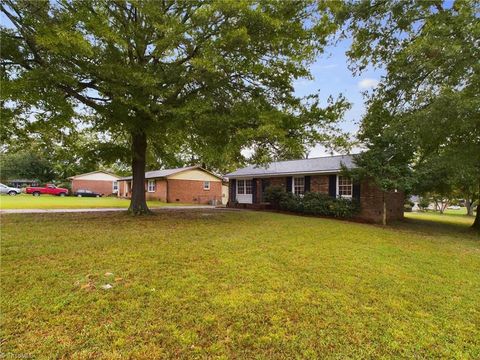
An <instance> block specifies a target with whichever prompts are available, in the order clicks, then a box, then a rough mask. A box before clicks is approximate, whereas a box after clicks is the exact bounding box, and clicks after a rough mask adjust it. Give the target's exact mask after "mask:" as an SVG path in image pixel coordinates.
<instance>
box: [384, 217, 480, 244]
mask: <svg viewBox="0 0 480 360" xmlns="http://www.w3.org/2000/svg"><path fill="white" fill-rule="evenodd" d="M474 219H475V218H474V217H467V216H464V217H461V218H460V217H458V216H455V215H454V216H450V215H435V216H422V215H419V216H415V217H405V219H404V220H403V221H399V222H395V223H393V224H392V227H393V228H397V229H399V230H406V231H414V232H416V233H420V234H424V235H430V236H450V237H456V238H459V239H463V240H480V233H479V232H478V231H477V230H475V229H473V228H472V227H471V226H472V224H473V221H474Z"/></svg>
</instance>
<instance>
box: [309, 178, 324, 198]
mask: <svg viewBox="0 0 480 360" xmlns="http://www.w3.org/2000/svg"><path fill="white" fill-rule="evenodd" d="M310 191H311V192H318V193H321V194H328V175H312V176H311V177H310Z"/></svg>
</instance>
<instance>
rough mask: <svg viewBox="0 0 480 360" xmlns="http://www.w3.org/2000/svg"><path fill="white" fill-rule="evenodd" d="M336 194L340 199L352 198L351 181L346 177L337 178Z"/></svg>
mask: <svg viewBox="0 0 480 360" xmlns="http://www.w3.org/2000/svg"><path fill="white" fill-rule="evenodd" d="M337 193H338V195H339V196H341V197H352V179H350V178H349V177H346V176H339V177H338V192H337Z"/></svg>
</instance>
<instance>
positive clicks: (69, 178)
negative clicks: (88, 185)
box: [67, 170, 120, 180]
mask: <svg viewBox="0 0 480 360" xmlns="http://www.w3.org/2000/svg"><path fill="white" fill-rule="evenodd" d="M97 173H104V174H108V175H112V176H115V177H117V178H120V176H118V175H117V174H115V173H113V172H110V171H105V170H96V171H90V172H88V173H84V174H79V175H74V176H70V177H68V178H67V179H68V180H73V179H75V178H77V177H80V176H85V175H90V174H97Z"/></svg>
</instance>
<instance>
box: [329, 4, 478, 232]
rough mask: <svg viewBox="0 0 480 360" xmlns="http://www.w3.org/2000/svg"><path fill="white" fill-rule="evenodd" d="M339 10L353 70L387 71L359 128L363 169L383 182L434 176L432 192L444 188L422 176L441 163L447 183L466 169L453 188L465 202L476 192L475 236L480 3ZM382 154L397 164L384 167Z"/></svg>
mask: <svg viewBox="0 0 480 360" xmlns="http://www.w3.org/2000/svg"><path fill="white" fill-rule="evenodd" d="M337 10H338V11H337V12H335V14H336V16H337V19H338V20H339V22H342V21H345V24H346V26H345V29H344V31H345V32H344V35H345V36H349V37H351V38H352V39H353V41H352V46H351V48H350V51H349V52H348V55H349V56H350V58H351V59H352V67H353V69H354V70H355V71H362V70H364V69H365V68H366V67H368V66H369V65H372V64H373V65H374V66H379V67H382V68H383V69H384V70H385V76H384V77H383V78H382V79H381V81H380V84H379V86H378V88H377V89H375V91H374V92H373V93H372V94H371V96H370V97H369V98H368V102H367V105H368V109H367V114H366V115H365V117H364V119H363V121H362V125H361V131H360V135H359V137H360V139H361V140H362V141H363V142H364V144H365V145H366V146H367V148H368V149H369V150H371V154H370V155H371V156H370V155H363V160H365V161H364V162H365V163H366V164H365V165H368V166H370V167H372V168H375V167H376V168H377V169H378V170H379V171H378V172H377V173H378V174H379V176H378V178H377V180H378V182H380V183H381V182H382V180H388V178H384V176H383V175H382V172H381V171H380V170H381V169H382V168H383V167H385V166H394V167H395V168H396V169H394V170H395V171H389V172H388V174H389V175H391V174H395V173H396V174H397V178H399V177H403V178H404V180H407V178H406V177H405V175H402V173H405V171H404V170H405V169H406V166H408V167H409V168H411V169H413V170H415V171H419V172H420V174H422V176H421V177H418V178H422V177H423V179H424V181H425V180H426V179H425V176H427V175H428V174H431V176H432V177H431V178H430V179H429V180H430V181H429V184H430V186H429V187H430V191H436V190H438V189H435V187H437V185H438V187H441V186H443V184H444V183H445V182H444V181H438V179H436V178H435V175H434V174H435V172H429V171H426V170H425V169H433V168H435V167H438V166H437V165H438V163H440V162H441V163H442V168H443V169H445V170H446V174H448V176H450V175H455V173H459V172H460V171H459V170H458V167H459V166H462V163H463V164H464V165H465V169H464V170H465V171H468V176H463V177H462V178H461V179H455V178H458V177H456V176H452V179H451V182H452V183H453V182H460V183H461V184H459V185H458V187H459V188H464V189H467V188H468V189H470V190H468V191H467V190H466V191H465V192H468V193H469V194H470V195H465V196H472V195H471V194H473V193H476V196H477V201H479V205H478V207H477V217H476V220H475V223H474V227H476V228H477V229H480V199H478V194H480V191H476V192H474V191H472V190H471V188H472V187H474V188H476V189H479V190H480V91H479V89H480V61H479V59H480V21H479V17H478V14H479V13H480V2H478V1H463V0H457V1H453V2H444V1H443V0H435V1H393V0H378V1H347V2H346V3H345V4H344V5H343V6H341V7H340V9H337ZM386 152H391V153H392V155H393V156H394V159H396V160H399V161H397V162H396V163H395V162H393V163H391V164H389V163H386V162H385V160H384V159H382V158H383V157H384V154H385V153H386ZM375 154H378V155H379V156H375ZM462 159H463V160H462ZM392 164H393V165H392ZM368 166H367V167H368ZM402 169H403V170H402ZM448 181H450V179H449V180H448ZM403 182H404V183H410V184H411V182H409V181H403Z"/></svg>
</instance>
